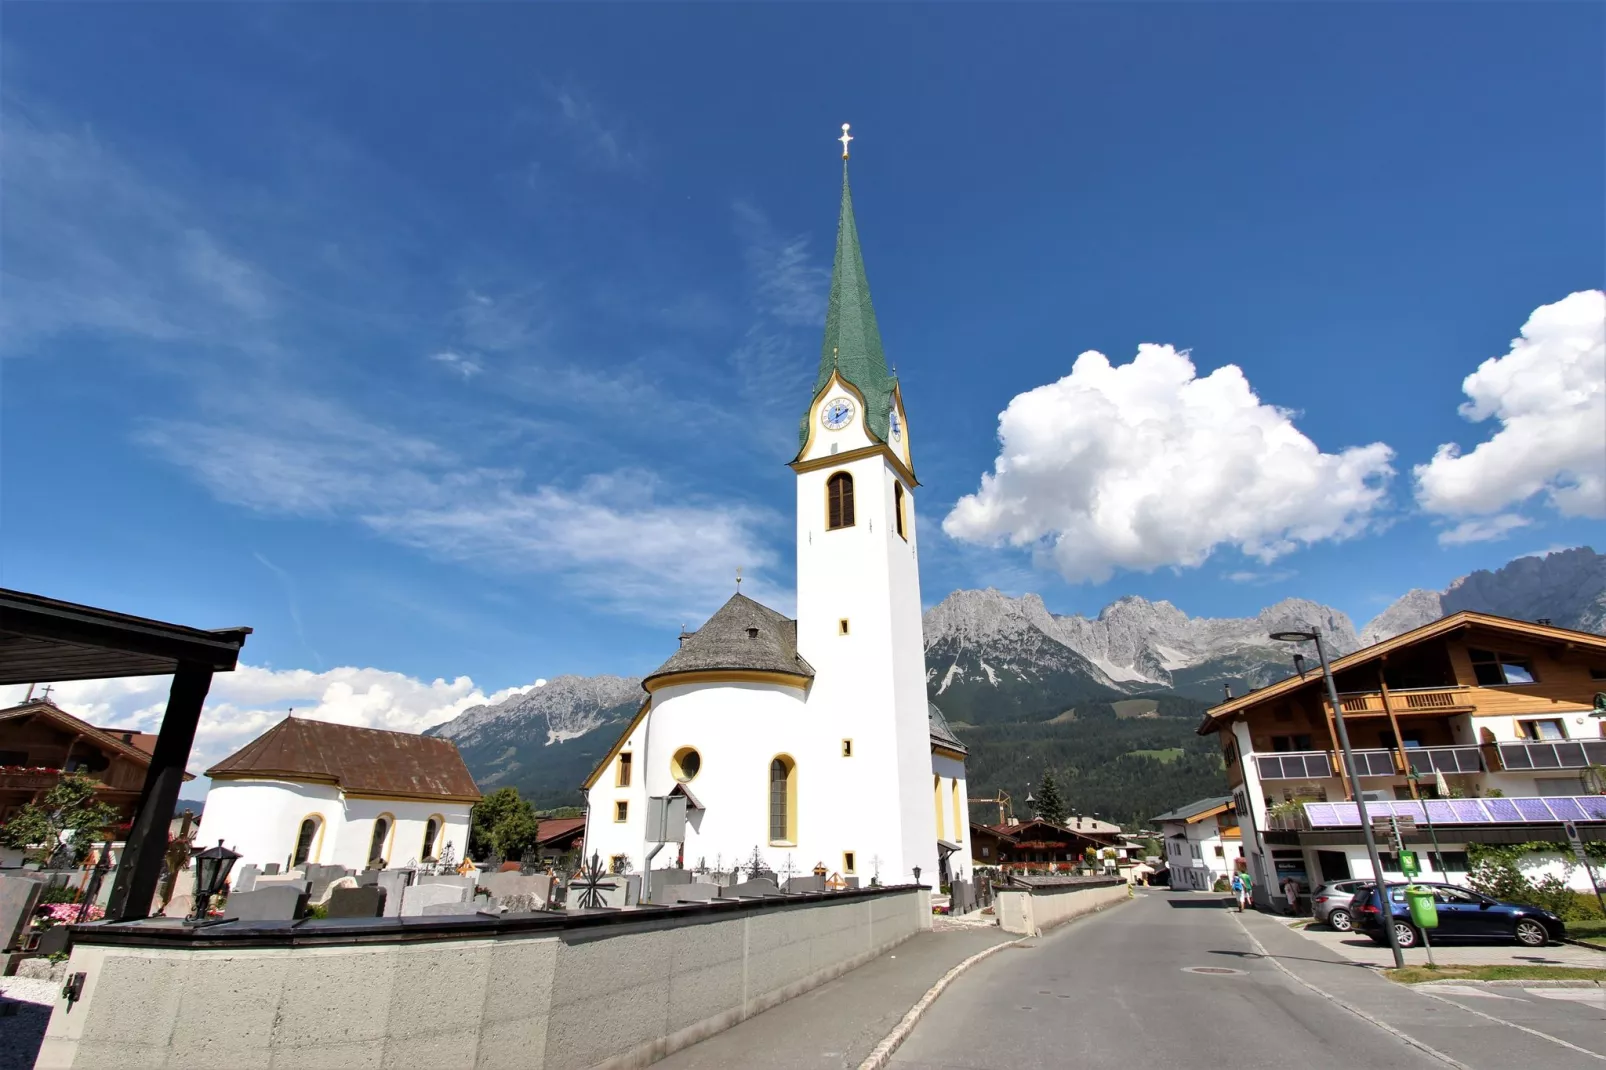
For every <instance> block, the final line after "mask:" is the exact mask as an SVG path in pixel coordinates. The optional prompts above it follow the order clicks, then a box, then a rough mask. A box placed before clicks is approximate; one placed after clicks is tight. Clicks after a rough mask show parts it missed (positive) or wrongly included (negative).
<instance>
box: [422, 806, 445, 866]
mask: <svg viewBox="0 0 1606 1070" xmlns="http://www.w3.org/2000/svg"><path fill="white" fill-rule="evenodd" d="M444 824H445V821H444V820H443V819H442V818H441V816H440V815H439V814H436V815H435V816H433V817H431V818H430V819H429V820H428V821H426V822H425V823H424V853H423V854H421V855H419V856H418V857H419V858H421V859H422V860H424V861H425V862H433V861H435V841H436V840H437V839H439V838H440V834H441V826H442V825H444Z"/></svg>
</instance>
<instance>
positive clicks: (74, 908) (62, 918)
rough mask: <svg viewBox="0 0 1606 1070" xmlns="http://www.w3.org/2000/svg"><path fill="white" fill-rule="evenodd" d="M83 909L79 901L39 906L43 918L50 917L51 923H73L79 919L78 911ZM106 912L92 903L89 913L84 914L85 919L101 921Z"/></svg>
mask: <svg viewBox="0 0 1606 1070" xmlns="http://www.w3.org/2000/svg"><path fill="white" fill-rule="evenodd" d="M81 909H83V907H82V905H81V904H78V903H46V904H45V905H44V906H42V907H40V908H39V914H40V916H41V917H42V918H47V919H49V922H50V924H51V925H71V924H73V923H74V922H76V921H77V920H78V911H79V910H81ZM105 916H106V912H105V911H104V910H102V909H101V908H100V907H98V906H94V905H91V906H90V908H89V911H88V913H86V914H85V915H84V920H85V921H100V920H101V919H102V918H104V917H105Z"/></svg>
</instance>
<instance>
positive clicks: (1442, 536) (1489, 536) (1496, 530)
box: [1439, 513, 1533, 546]
mask: <svg viewBox="0 0 1606 1070" xmlns="http://www.w3.org/2000/svg"><path fill="white" fill-rule="evenodd" d="M1532 523H1533V521H1532V520H1529V519H1528V518H1527V517H1525V516H1518V515H1517V514H1516V513H1500V514H1499V515H1497V516H1482V517H1472V518H1471V519H1469V520H1463V521H1461V522H1460V523H1459V524H1457V525H1455V526H1454V527H1452V528H1447V529H1446V530H1444V531H1442V532H1440V533H1439V542H1440V543H1442V544H1443V545H1445V546H1459V545H1462V544H1464V543H1469V542H1493V541H1494V540H1495V539H1503V538H1505V537H1506V536H1507V535H1510V534H1511V533H1512V532H1513V531H1516V530H1517V529H1518V528H1525V527H1527V526H1528V525H1529V524H1532Z"/></svg>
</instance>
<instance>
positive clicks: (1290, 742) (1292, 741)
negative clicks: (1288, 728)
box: [1271, 732, 1315, 752]
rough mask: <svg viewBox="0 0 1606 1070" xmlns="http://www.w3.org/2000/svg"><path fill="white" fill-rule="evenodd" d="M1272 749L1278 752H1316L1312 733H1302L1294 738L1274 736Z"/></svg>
mask: <svg viewBox="0 0 1606 1070" xmlns="http://www.w3.org/2000/svg"><path fill="white" fill-rule="evenodd" d="M1271 749H1272V750H1274V751H1278V752H1288V751H1296V750H1314V749H1315V748H1314V747H1313V746H1312V745H1311V738H1310V733H1308V732H1302V733H1300V734H1299V735H1294V736H1272V737H1271Z"/></svg>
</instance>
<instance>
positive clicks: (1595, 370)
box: [1414, 290, 1606, 542]
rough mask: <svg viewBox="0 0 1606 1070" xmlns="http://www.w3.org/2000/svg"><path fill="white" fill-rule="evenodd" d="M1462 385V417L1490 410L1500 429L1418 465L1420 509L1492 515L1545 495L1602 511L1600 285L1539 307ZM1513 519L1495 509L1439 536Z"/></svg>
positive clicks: (1583, 510)
mask: <svg viewBox="0 0 1606 1070" xmlns="http://www.w3.org/2000/svg"><path fill="white" fill-rule="evenodd" d="M1461 389H1462V390H1463V391H1464V392H1465V393H1466V395H1467V398H1468V400H1467V401H1466V402H1465V403H1463V404H1462V406H1461V409H1460V411H1461V415H1462V416H1464V417H1465V418H1466V419H1468V420H1470V421H1472V422H1474V423H1479V422H1482V421H1484V420H1488V419H1490V418H1491V417H1493V418H1494V419H1495V420H1496V421H1498V423H1499V428H1498V430H1496V431H1495V432H1494V434H1493V435H1491V436H1490V437H1489V438H1488V439H1487V440H1486V441H1484V442H1481V443H1479V444H1478V445H1477V446H1476V447H1474V448H1473V450H1472V452H1470V453H1462V452H1461V448H1460V446H1458V445H1457V444H1455V443H1453V442H1447V443H1445V444H1444V445H1441V446H1440V447H1439V449H1438V452H1437V453H1435V454H1434V456H1433V459H1432V460H1431V461H1429V462H1428V463H1426V464H1419V465H1417V466H1416V468H1415V470H1414V471H1415V476H1416V496H1417V501H1418V502H1419V503H1420V504H1421V506H1422V508H1423V509H1425V510H1427V511H1428V512H1430V513H1438V514H1440V515H1442V516H1445V517H1449V518H1462V517H1473V518H1477V517H1490V516H1491V515H1492V514H1503V513H1504V511H1505V510H1507V509H1510V508H1511V507H1513V506H1519V505H1522V504H1523V503H1525V502H1527V501H1529V500H1530V499H1532V498H1534V497H1535V496H1536V495H1543V496H1544V498H1545V500H1546V501H1547V502H1548V503H1549V504H1550V505H1551V506H1552V507H1554V508H1555V509H1556V510H1557V511H1558V512H1560V513H1561V514H1562V515H1564V516H1587V517H1606V292H1602V291H1600V290H1583V291H1580V292H1578V293H1574V294H1571V295H1569V296H1567V297H1565V298H1563V299H1562V300H1560V301H1557V302H1556V303H1555V304H1550V305H1542V306H1540V307H1539V308H1537V309H1535V310H1534V312H1533V315H1531V316H1529V317H1528V322H1527V323H1525V324H1523V326H1522V335H1521V337H1518V338H1516V339H1513V340H1512V342H1511V350H1510V352H1508V353H1506V354H1505V355H1504V356H1500V357H1490V358H1489V359H1488V360H1486V361H1484V362H1483V363H1482V364H1480V365H1479V366H1478V370H1477V371H1475V372H1473V373H1472V374H1471V375H1469V376H1467V377H1466V379H1465V380H1464V381H1463V382H1462V384H1461ZM1480 525H1481V526H1480ZM1517 526H1520V525H1519V523H1518V522H1517V521H1516V519H1515V518H1514V517H1513V516H1511V515H1501V516H1493V518H1492V519H1489V520H1484V521H1480V522H1479V524H1475V525H1472V526H1471V527H1470V528H1468V526H1467V525H1465V524H1463V525H1460V526H1459V527H1457V528H1454V529H1452V530H1451V531H1449V532H1447V533H1446V534H1445V535H1444V536H1443V537H1442V539H1441V541H1444V542H1466V541H1469V538H1468V537H1463V536H1461V535H1458V534H1457V533H1458V532H1461V531H1462V529H1463V528H1467V530H1469V531H1473V532H1481V531H1489V530H1494V531H1497V532H1498V533H1502V534H1503V533H1504V531H1509V530H1511V529H1512V528H1515V527H1517ZM1475 537H1492V536H1475Z"/></svg>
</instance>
